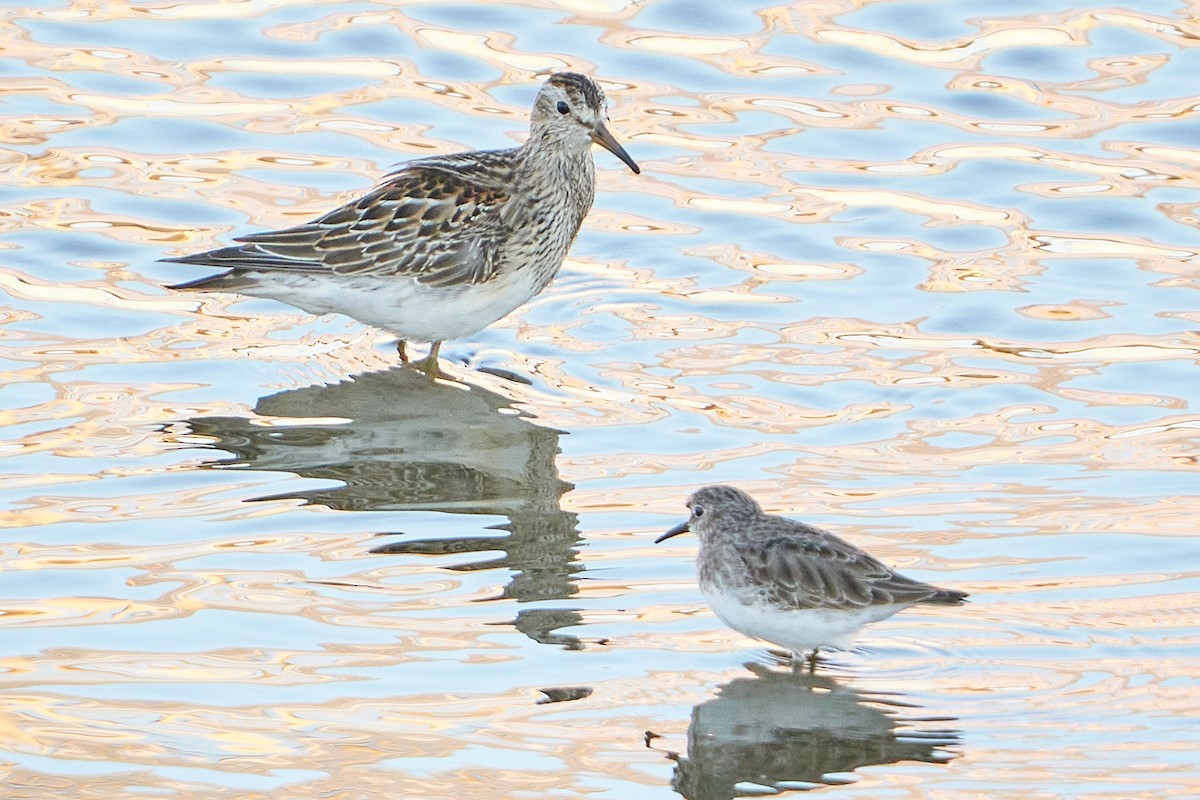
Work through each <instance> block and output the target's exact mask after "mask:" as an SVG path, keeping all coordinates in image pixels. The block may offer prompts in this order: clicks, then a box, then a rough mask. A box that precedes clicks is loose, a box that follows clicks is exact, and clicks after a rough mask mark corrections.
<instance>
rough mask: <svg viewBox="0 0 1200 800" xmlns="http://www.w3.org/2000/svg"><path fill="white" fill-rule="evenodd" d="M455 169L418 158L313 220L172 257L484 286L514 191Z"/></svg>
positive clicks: (449, 163)
mask: <svg viewBox="0 0 1200 800" xmlns="http://www.w3.org/2000/svg"><path fill="white" fill-rule="evenodd" d="M453 166H454V162H453V161H452V160H450V159H437V158H431V159H424V160H423V161H417V162H413V163H412V164H410V165H408V166H406V167H404V168H402V169H400V170H398V171H396V172H393V173H392V174H390V175H389V176H387V178H385V179H384V180H383V182H382V183H380V184H379V185H378V186H377V187H375V188H374V189H372V190H371V191H369V192H367V193H366V194H365V195H363V196H362V197H360V198H359V199H357V200H355V201H353V202H351V203H347V204H346V205H344V206H341V207H340V208H336V209H334V210H333V211H330V212H329V213H328V214H325V215H324V216H322V217H320V218H318V219H315V220H313V221H312V222H309V223H306V224H304V225H298V226H296V227H293V228H285V229H284V230H279V231H267V232H264V233H253V234H250V235H248V236H241V237H238V238H237V239H235V241H237V242H240V243H241V244H239V245H237V246H234V247H225V248H221V249H219V250H211V251H209V252H206V253H196V254H194V255H190V256H183V257H181V258H172V259H167V260H168V261H178V262H182V263H186V264H205V265H208V266H214V267H231V268H233V269H234V270H281V271H298V272H309V273H326V274H329V273H332V274H334V275H344V276H351V275H367V276H390V275H406V276H410V277H412V278H415V279H417V280H418V281H420V282H421V283H423V284H426V285H428V286H454V285H470V284H479V283H484V282H486V281H488V280H489V279H491V278H492V277H493V276H494V275H495V272H496V266H497V258H496V254H497V251H498V249H499V243H500V242H501V241H502V240H503V238H504V236H505V233H506V226H507V223H506V221H505V218H504V216H505V215H504V214H503V210H504V207H505V204H506V203H508V202H509V200H510V194H509V192H508V190H507V189H506V188H505V185H504V183H503V182H502V181H500V180H492V179H490V177H492V176H483V175H480V174H478V171H476V172H475V173H474V174H470V173H466V172H463V171H461V170H456V169H454V168H453ZM223 277H225V276H215V277H214V278H207V279H201V280H199V281H194V282H192V283H189V284H184V285H183V287H184V288H186V287H195V288H208V286H206V283H207V282H208V281H213V282H217V281H220V280H221V279H222V278H223ZM229 277H230V278H231V279H232V278H234V276H233V275H230V276H229ZM210 285H211V284H210ZM213 288H217V287H216V286H213Z"/></svg>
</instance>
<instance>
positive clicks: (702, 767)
mask: <svg viewBox="0 0 1200 800" xmlns="http://www.w3.org/2000/svg"><path fill="white" fill-rule="evenodd" d="M755 671H756V672H757V673H758V676H757V677H754V678H737V679H735V680H732V681H730V682H729V683H728V684H726V685H725V686H723V687H721V689H720V692H719V694H718V696H717V697H716V698H715V699H713V700H709V701H708V702H705V703H701V704H700V705H698V706H696V707H695V708H694V709H693V710H692V721H691V724H690V725H689V726H688V755H687V757H686V758H684V757H679V756H675V758H676V760H677V766H676V768H675V775H674V777H673V779H672V781H671V785H672V787H673V788H674V789H675V791H677V792H679V793H680V794H681V795H683V796H684V797H686V798H688V800H727V798H733V797H739V796H742V795H745V794H747V793H748V790H747V784H753V785H755V786H756V787H760V788H757V789H755V790H753V791H754V793H761V792H762V791H771V790H775V791H782V790H785V789H791V790H796V789H808V788H818V787H821V786H827V785H831V784H835V783H845V782H846V779H845V777H844V773H849V772H853V771H854V770H856V769H859V768H861V767H866V766H871V765H876V764H893V763H897V762H900V761H921V762H926V763H933V764H944V763H946V762H947V761H949V760H950V759H951V758H953V757H954V754H952V753H949V752H946V751H945V750H943V749H942V748H944V747H946V746H947V745H954V744H957V743H958V741H959V735H958V732H957V731H953V730H935V731H929V730H917V729H915V728H911V727H908V723H910V722H916V721H917V720H915V719H911V718H910V719H898V718H897V716H896V714H897V713H898V709H903V708H911V706H909V705H907V704H905V703H903V702H899V701H898V700H897V699H896V698H895V696H888V695H876V694H867V693H861V692H857V691H854V690H852V689H849V688H847V687H844V686H842V685H840V684H838V683H837V682H836V681H834V680H833V679H832V678H829V677H827V676H825V675H814V674H798V673H791V672H784V673H780V672H771V671H769V670H766V669H765V668H761V667H760V668H758V669H756V670H755ZM926 721H928V720H926ZM839 774H842V775H840V776H839Z"/></svg>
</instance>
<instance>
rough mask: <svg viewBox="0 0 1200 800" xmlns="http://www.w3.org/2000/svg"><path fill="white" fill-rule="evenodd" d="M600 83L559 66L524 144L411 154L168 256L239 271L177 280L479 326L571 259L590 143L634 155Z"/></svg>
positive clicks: (393, 317) (583, 208) (382, 322)
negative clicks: (363, 188) (340, 199)
mask: <svg viewBox="0 0 1200 800" xmlns="http://www.w3.org/2000/svg"><path fill="white" fill-rule="evenodd" d="M605 118H606V112H605V98H604V92H603V91H601V89H600V87H599V86H597V85H596V84H595V83H594V82H593V81H592V79H591V78H588V77H587V76H585V75H580V74H578V73H574V72H559V73H555V74H554V75H551V76H550V78H549V79H547V80H546V82H545V83H543V84H542V87H541V90H540V91H539V92H538V96H537V100H535V101H534V104H533V111H532V113H531V115H530V133H529V138H528V139H527V140H526V142H525V144H523V145H521V146H520V147H514V148H509V149H506V150H481V151H473V152H467V153H457V154H454V155H445V156H432V157H429V158H422V159H418V160H415V161H410V162H408V163H407V164H404V165H403V166H401V167H400V168H398V169H396V170H395V171H393V172H391V173H389V174H388V175H386V176H385V177H384V178H383V180H382V181H381V182H380V183H379V184H378V185H377V186H376V187H375V188H374V189H372V190H370V191H369V192H367V193H366V194H364V195H363V196H362V197H360V198H359V199H357V200H354V201H353V202H350V203H347V204H346V205H344V206H342V207H340V208H337V209H334V210H333V211H330V212H329V213H328V214H325V215H324V216H322V217H319V218H317V219H315V220H313V221H312V222H309V223H306V224H304V225H298V226H296V227H293V228H286V229H284V230H278V231H267V232H264V233H253V234H249V235H247V236H241V237H238V238H237V239H235V240H234V241H236V242H241V244H239V245H236V246H233V247H223V248H220V249H217V250H210V251H208V252H205V253H196V254H193V255H187V256H180V257H177V258H167V259H164V260H165V261H176V262H180V263H183V264H202V265H205V266H211V267H227V268H229V269H230V271H228V272H225V273H222V274H219V275H214V276H208V277H204V278H198V279H196V280H192V281H187V282H185V283H180V284H176V285H174V286H172V287H170V288H172V289H197V290H202V291H222V292H223V291H229V292H238V293H241V294H247V295H252V296H255V297H267V298H271V299H275V300H280V301H282V302H285V303H288V304H289V305H293V306H296V307H297V308H300V309H303V310H305V311H307V312H309V313H311V314H328V313H339V314H345V315H346V316H349V317H353V318H354V319H357V320H359V321H360V322H363V323H366V324H368V325H372V326H375V327H378V328H383V329H385V330H388V331H391V332H393V333H395V334H397V335H398V336H399V337H400V341H399V343H398V344H397V349H398V350H399V351H400V355H401V358H404V357H405V348H404V342H405V341H406V340H410V339H411V340H416V341H423V342H431V343H432V346H431V347H430V350H429V355H428V356H427V357H426V358H425V359H424V361H423V362H421V363H420V366H421V367H422V368H423V369H424V370H425V371H426V373H428V375H429V377H430V379H433V378H435V377H437V375H438V368H437V357H438V349H439V347H440V345H441V343H442V341H443V340H445V339H456V338H460V337H463V336H470V335H471V334H473V333H477V332H479V331H481V330H483V329H484V328H486V327H487V326H488V325H490V324H492V323H493V322H495V321H496V320H498V319H500V318H501V317H503V316H505V315H506V314H508V313H509V312H511V311H512V310H513V309H515V308H517V306H519V305H521V304H522V303H524V302H525V301H527V300H528V299H529V298H531V297H533V296H534V295H536V294H537V293H538V292H540V291H542V289H544V288H545V287H546V284H548V283H549V282H550V280H551V279H552V278H553V277H554V275H555V274H556V273H557V272H558V270H559V267H561V266H562V262H563V259H564V258H565V257H566V255H567V250H568V249H569V248H570V246H571V243H572V242H573V241H574V240H575V235H576V234H577V233H578V232H579V226H580V224H581V223H582V222H583V218H584V216H585V215H586V214H587V212H588V210H589V209H590V208H591V207H592V199H593V198H594V196H595V193H596V165H595V162H594V161H593V160H592V154H591V146H592V144H593V143H596V144H599V145H601V146H602V147H604V148H606V149H607V150H609V151H610V152H611V153H613V154H614V155H615V156H617V158H619V159H621V160H622V161H624V162H625V163H626V164H627V165H628V166H629V168H630V169H631V170H633V171H634V173H640V172H641V170H640V169H639V168H638V165H637V164H636V163H635V162H634V160H633V159H632V158H630V156H629V154H628V153H626V152H625V148H623V147H622V146H621V144H620V143H619V142H618V141H617V140H616V139H615V138H614V137H613V135H612V133H610V132H609V130H608V128H607V127H606V126H605V124H604V123H605Z"/></svg>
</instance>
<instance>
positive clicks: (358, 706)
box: [0, 0, 1200, 800]
mask: <svg viewBox="0 0 1200 800" xmlns="http://www.w3.org/2000/svg"><path fill="white" fill-rule="evenodd" d="M709 6H711V7H709ZM1135 8H1136V10H1134V9H1135ZM499 31H504V32H503V33H500V32H499ZM1197 37H1200V21H1198V20H1197V18H1196V16H1195V10H1194V8H1192V7H1190V6H1181V5H1178V4H1171V3H1157V2H1143V3H1138V4H1135V5H1134V6H1129V7H1118V6H1093V7H1087V6H1078V5H1070V4H1065V3H1062V4H1060V3H1049V4H1048V3H1032V2H1023V3H1010V4H1007V5H1005V6H1004V7H1003V8H1002V9H1001V8H999V7H997V6H995V4H985V3H980V2H960V3H953V4H944V3H941V4H939V3H906V2H876V3H868V4H864V3H838V2H830V3H824V4H819V3H818V4H803V3H796V4H792V5H777V6H770V5H758V4H747V3H736V2H735V3H724V4H703V5H702V4H691V3H683V2H678V1H677V2H661V1H660V2H647V3H627V2H619V1H618V2H596V3H588V2H557V1H556V0H530V2H527V3H524V4H521V3H498V2H497V3H483V4H478V3H477V4H458V5H454V4H426V5H422V4H411V5H410V4H403V5H400V4H395V5H391V4H365V3H364V4H359V3H337V4H332V3H331V4H322V3H266V4H264V3H244V2H243V3H237V2H235V3H223V4H214V3H155V2H151V3H143V4H125V3H104V4H90V3H79V4H76V5H68V4H62V3H53V2H48V3H33V4H27V5H25V6H24V7H21V8H16V7H10V8H8V9H6V10H3V11H0V41H2V42H3V43H4V50H3V51H2V52H0V74H2V75H3V77H2V78H0V140H2V141H0V171H2V172H3V175H4V180H3V181H2V182H0V292H3V295H2V296H0V323H2V327H0V369H2V370H3V372H4V380H3V384H2V389H0V419H2V420H3V423H4V429H3V438H2V440H0V447H2V448H3V449H2V450H0V453H2V454H3V456H4V458H3V459H2V460H0V465H2V466H3V472H2V474H0V492H2V495H3V497H2V500H3V505H2V506H0V523H2V524H3V525H4V526H5V527H6V528H8V529H9V535H8V536H7V537H5V541H6V542H7V544H4V545H3V546H2V547H0V627H2V628H3V637H4V642H5V646H4V648H3V653H2V654H0V686H2V687H3V693H2V698H0V706H2V711H0V714H2V718H3V720H4V721H3V723H2V724H0V743H2V744H0V746H2V749H3V762H2V763H3V764H4V766H5V775H4V776H3V778H0V780H2V781H3V786H4V789H5V791H4V795H5V796H6V797H12V798H44V797H46V796H47V795H48V794H50V793H53V792H55V791H69V792H71V793H72V795H73V796H75V797H78V798H81V800H82V799H85V798H114V797H130V796H150V797H159V796H161V797H173V798H174V797H178V798H219V797H222V798H224V797H237V798H249V799H252V798H260V797H262V798H265V797H286V798H335V797H336V798H355V799H356V800H358V799H360V798H377V797H380V798H381V797H389V798H391V797H430V798H433V797H437V798H441V797H447V798H450V797H453V798H456V799H460V798H475V797H478V798H500V797H505V798H508V797H513V798H520V797H585V796H586V797H614V798H633V797H636V798H672V797H678V796H684V797H688V798H729V797H733V796H742V795H745V796H751V795H756V794H762V793H763V792H766V791H779V792H784V793H788V792H796V793H799V792H804V791H808V790H814V791H819V792H822V793H825V794H828V795H830V796H838V797H842V796H844V797H862V798H868V797H869V798H878V797H889V798H892V797H913V798H922V797H931V796H936V797H939V798H968V797H979V796H987V797H991V798H996V797H1020V798H1028V797H1061V796H1074V797H1113V798H1133V797H1147V798H1148V797H1155V798H1161V797H1192V796H1195V795H1196V794H1197V793H1200V768H1198V766H1197V765H1198V759H1197V746H1196V735H1195V725H1196V717H1197V716H1198V715H1200V688H1198V680H1200V666H1198V665H1200V659H1198V656H1200V581H1198V579H1197V575H1198V574H1200V566H1198V565H1200V542H1198V540H1197V537H1196V520H1197V518H1200V501H1198V500H1197V492H1196V487H1197V485H1198V484H1197V479H1196V478H1197V476H1196V473H1197V471H1198V470H1200V460H1198V458H1197V452H1198V451H1197V438H1198V436H1200V416H1198V415H1197V411H1196V404H1197V397H1198V396H1200V395H1198V392H1197V387H1198V386H1200V382H1198V381H1197V379H1196V361H1197V355H1198V353H1200V333H1198V332H1197V328H1198V325H1197V323H1198V322H1200V311H1198V310H1197V308H1198V306H1197V293H1196V290H1197V289H1198V288H1200V286H1198V284H1197V279H1196V275H1197V262H1198V261H1200V233H1198V232H1197V227H1198V221H1200V210H1198V209H1200V194H1198V193H1197V186H1196V184H1197V181H1198V180H1200V149H1197V145H1196V143H1197V141H1198V138H1197V137H1198V135H1200V125H1198V120H1197V107H1198V106H1197V101H1196V97H1195V91H1196V90H1195V86H1196V84H1195V77H1194V76H1195V75H1196V74H1198V71H1200V49H1197V48H1196V47H1195V46H1194V45H1195V42H1196V40H1197ZM561 68H571V69H577V70H580V71H584V72H587V73H590V74H593V75H595V76H597V77H598V78H599V79H601V80H602V81H603V82H604V86H605V89H606V91H607V92H608V95H609V98H610V114H611V118H612V122H611V127H612V129H613V131H614V132H615V133H616V135H617V136H618V137H619V138H620V139H621V140H622V141H623V142H624V143H625V144H626V146H627V148H628V149H629V151H630V153H631V154H632V155H633V157H634V158H636V159H637V160H638V161H639V162H640V163H641V165H642V167H643V174H642V175H641V176H634V175H632V174H631V173H630V172H629V171H628V170H626V169H625V168H624V166H623V165H621V164H620V162H618V161H617V160H616V159H615V158H613V157H611V156H610V155H609V154H607V153H605V152H603V151H599V150H598V151H597V155H596V158H597V163H598V165H599V192H598V196H597V200H596V205H595V208H594V209H593V212H592V214H591V215H590V217H589V218H588V220H587V222H586V223H585V226H584V230H583V232H582V233H581V235H580V237H579V240H578V242H577V243H576V245H575V247H574V250H573V252H572V258H571V259H570V260H569V261H568V263H567V265H566V267H565V268H564V270H563V272H562V273H561V274H560V276H559V277H558V279H557V280H556V282H555V283H554V284H553V285H552V286H551V287H550V288H549V289H548V290H547V291H546V292H545V293H544V294H542V295H541V296H540V297H538V298H536V299H535V300H534V301H533V302H532V303H530V304H529V305H528V306H527V307H525V308H523V309H522V310H520V311H519V312H518V313H516V314H514V315H512V316H511V317H509V318H508V319H506V320H504V321H502V322H501V323H499V324H497V325H494V326H492V327H491V328H489V329H488V330H486V331H484V332H482V333H481V334H479V335H477V336H475V337H473V338H472V339H470V340H466V341H458V342H450V343H447V344H446V346H445V347H444V348H443V355H444V356H445V363H446V364H447V365H449V369H450V371H451V373H452V374H453V375H454V377H456V378H457V379H458V380H460V381H461V382H462V385H458V386H453V385H435V386H428V385H426V384H424V383H422V382H421V381H419V380H417V379H416V378H415V377H414V375H413V374H412V373H411V371H408V370H405V369H401V368H398V367H397V366H396V356H395V354H394V351H393V350H392V348H391V344H390V341H389V340H388V338H387V336H386V335H384V334H382V333H380V332H378V331H373V330H371V329H368V328H365V327H363V326H361V325H359V324H357V323H354V322H352V321H349V320H347V319H345V318H341V317H326V318H313V317H310V316H307V315H304V314H302V313H300V312H297V311H295V310H293V309H290V308H288V307H286V306H283V305H280V304H277V303H272V302H268V301H262V300H243V299H240V298H237V297H235V296H223V295H218V296H212V297H207V298H200V297H197V296H195V295H185V294H180V293H177V292H173V291H169V290H166V289H163V288H162V285H163V284H165V283H170V282H173V281H177V280H181V279H183V278H185V277H195V276H197V275H198V274H200V273H199V272H198V271H194V270H191V269H190V268H185V267H181V266H179V265H171V264H163V263H158V262H157V261H156V259H159V258H162V257H165V256H170V255H179V254H183V253H186V252H192V251H195V250H198V249H202V248H207V247H212V246H216V245H217V244H220V243H226V242H228V241H229V240H230V238H231V237H232V236H235V235H237V234H239V233H245V232H249V231H252V230H261V229H264V228H267V227H280V226H283V225H286V224H289V223H292V222H296V221H302V220H306V219H308V218H310V217H311V216H314V215H315V214H317V213H319V212H321V211H323V210H326V209H328V208H330V207H331V206H332V205H334V204H335V203H336V202H338V201H339V200H340V199H345V198H346V197H349V196H350V195H351V194H352V193H353V192H356V191H360V190H362V189H363V188H365V187H367V186H369V185H370V183H371V181H372V180H373V179H374V178H376V177H378V176H379V175H380V174H381V173H382V172H383V171H384V170H386V169H387V168H388V166H389V165H391V164H393V163H395V162H398V161H403V160H405V159H407V158H410V157H413V156H417V155H422V154H426V153H431V152H452V151H455V150H459V149H464V148H482V147H503V146H509V145H510V144H511V143H513V142H516V141H519V140H520V139H521V136H522V135H523V130H524V127H525V124H526V121H527V111H528V105H529V103H530V102H531V100H532V98H533V96H534V93H535V92H536V86H537V83H538V81H539V80H540V78H539V74H540V73H541V72H543V71H545V70H551V69H561ZM481 370H482V371H481ZM499 371H508V372H511V373H512V374H513V375H515V376H517V377H518V378H521V379H523V380H524V381H528V383H525V382H523V381H518V380H511V379H508V378H506V377H504V376H503V374H496V373H497V372H499ZM967 390H970V391H967ZM717 482H730V483H736V484H737V485H739V486H741V487H743V488H745V489H747V490H749V491H751V492H753V493H754V494H755V495H756V497H758V498H759V499H760V500H761V501H762V502H763V504H764V505H765V506H767V507H768V508H769V509H770V510H773V511H777V512H780V513H786V514H789V515H792V516H795V517H798V518H803V519H805V520H807V521H810V522H813V523H817V524H821V525H825V526H828V527H831V528H833V529H834V530H836V531H837V532H839V533H840V534H843V535H845V536H846V537H847V538H850V539H852V540H853V541H855V542H857V543H859V544H861V545H863V546H865V547H867V548H869V549H871V550H872V551H873V552H875V553H876V554H878V555H879V556H880V557H882V558H884V559H885V560H887V561H888V562H890V563H893V564H895V565H897V566H899V567H901V568H902V569H904V570H905V571H906V572H909V573H910V574H912V575H914V576H916V577H919V578H922V579H925V580H929V581H933V582H937V583H940V584H944V585H949V586H955V587H959V588H963V589H965V590H967V591H969V592H971V595H972V602H971V603H970V604H969V605H967V606H964V607H962V608H934V609H928V610H911V611H908V612H905V613H904V614H901V615H898V616H897V617H893V618H892V619H891V620H888V621H885V622H883V623H880V624H878V625H875V626H873V627H871V628H870V629H868V631H867V632H866V633H865V635H864V636H863V638H862V639H861V641H860V646H859V647H858V648H857V649H855V650H854V651H850V652H845V653H836V654H832V655H830V658H829V663H827V664H826V665H825V666H824V667H823V668H822V669H821V670H819V671H818V672H817V674H816V675H815V676H812V677H806V676H804V677H793V676H791V675H790V674H787V672H786V670H785V668H784V667H782V666H781V665H780V664H779V663H778V661H777V660H776V659H775V658H774V657H773V656H772V655H771V654H770V653H769V652H768V651H767V650H766V649H765V648H764V647H763V646H762V645H761V644H759V643H756V642H753V641H750V640H747V639H744V638H742V637H741V636H739V635H738V634H735V633H733V632H732V631H730V630H728V629H726V628H724V627H723V626H722V625H721V624H720V623H719V622H718V621H717V620H716V619H715V618H714V617H713V616H712V615H711V614H710V613H709V612H708V611H707V609H706V607H705V605H704V602H703V600H702V598H701V597H700V595H699V592H698V591H697V589H696V585H695V578H694V571H693V566H692V563H691V557H692V555H693V554H694V550H695V541H694V540H693V539H690V538H687V537H680V538H676V539H672V540H671V541H670V542H669V543H664V544H662V545H658V546H655V545H653V544H652V543H651V542H652V540H653V538H654V537H655V536H656V535H657V534H658V533H659V532H661V531H662V530H665V529H666V528H667V527H669V526H671V525H673V524H675V522H677V521H679V520H680V519H681V518H682V514H683V513H685V512H684V509H683V505H682V502H683V499H684V497H685V496H686V494H687V493H688V492H689V491H690V490H691V489H693V488H695V487H697V486H700V485H704V484H709V483H717Z"/></svg>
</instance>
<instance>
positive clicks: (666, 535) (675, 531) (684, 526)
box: [654, 522, 691, 544]
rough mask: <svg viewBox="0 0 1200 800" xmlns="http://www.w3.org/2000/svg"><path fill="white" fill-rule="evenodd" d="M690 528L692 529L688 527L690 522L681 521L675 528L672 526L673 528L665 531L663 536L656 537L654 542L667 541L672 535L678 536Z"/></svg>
mask: <svg viewBox="0 0 1200 800" xmlns="http://www.w3.org/2000/svg"><path fill="white" fill-rule="evenodd" d="M689 530H691V529H690V528H688V524H687V523H686V522H681V523H679V524H678V525H676V526H675V527H674V528H671V530H669V531H667V532H666V533H664V534H663V535H662V536H660V537H658V538H657V539H655V540H654V543H655V544H658V543H659V542H665V541H666V540H667V539H670V538H671V537H672V536H678V535H679V534H681V533H687V532H688V531H689Z"/></svg>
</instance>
